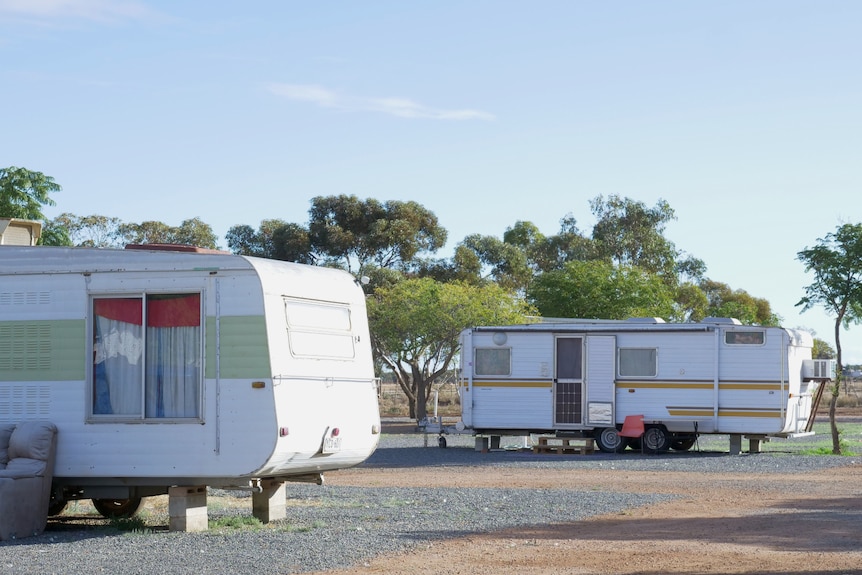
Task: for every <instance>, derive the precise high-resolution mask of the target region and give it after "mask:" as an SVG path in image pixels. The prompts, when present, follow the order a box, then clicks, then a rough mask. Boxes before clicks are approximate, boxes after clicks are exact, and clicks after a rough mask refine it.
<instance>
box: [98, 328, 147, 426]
mask: <svg viewBox="0 0 862 575" xmlns="http://www.w3.org/2000/svg"><path fill="white" fill-rule="evenodd" d="M95 319H96V339H95V342H94V343H95V350H94V351H95V358H94V370H95V383H96V385H95V394H96V397H95V402H94V406H93V411H94V413H97V414H115V415H140V413H141V380H142V378H143V371H142V370H143V363H142V360H143V350H144V341H143V328H142V327H141V326H140V325H137V324H134V323H126V322H123V321H118V320H113V319H108V318H106V317H101V316H96V318H95Z"/></svg>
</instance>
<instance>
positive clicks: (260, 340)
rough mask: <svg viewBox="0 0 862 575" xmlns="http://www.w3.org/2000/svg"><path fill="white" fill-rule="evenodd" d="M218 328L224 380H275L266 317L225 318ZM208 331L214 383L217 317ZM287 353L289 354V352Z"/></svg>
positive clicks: (209, 375)
mask: <svg viewBox="0 0 862 575" xmlns="http://www.w3.org/2000/svg"><path fill="white" fill-rule="evenodd" d="M218 325H219V337H218V345H219V353H218V365H219V370H220V377H221V378H222V379H265V378H269V377H272V367H271V366H270V363H269V345H268V343H267V340H266V318H265V317H264V316H262V315H253V316H222V317H221V318H219V320H218ZM206 328H207V333H206V338H207V339H206V342H207V349H206V357H207V369H206V377H207V379H214V378H215V376H216V318H215V317H212V316H208V317H207V319H206ZM285 353H288V352H287V350H285Z"/></svg>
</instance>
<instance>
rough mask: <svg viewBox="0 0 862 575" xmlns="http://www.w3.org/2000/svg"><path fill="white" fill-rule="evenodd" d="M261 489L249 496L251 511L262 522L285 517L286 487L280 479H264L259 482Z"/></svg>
mask: <svg viewBox="0 0 862 575" xmlns="http://www.w3.org/2000/svg"><path fill="white" fill-rule="evenodd" d="M260 486H261V489H262V491H261V492H260V493H253V494H252V496H251V507H252V509H251V513H252V515H254V516H255V517H257V518H258V519H259V520H260V521H261V522H262V523H269V522H270V521H277V520H279V519H284V518H285V517H287V507H286V505H285V500H286V495H287V488H286V487H285V485H284V483H283V482H282V481H275V480H272V479H264V480H262V481H261V482H260Z"/></svg>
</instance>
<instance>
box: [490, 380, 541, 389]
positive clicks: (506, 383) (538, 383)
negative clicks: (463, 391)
mask: <svg viewBox="0 0 862 575" xmlns="http://www.w3.org/2000/svg"><path fill="white" fill-rule="evenodd" d="M553 385H554V384H553V382H551V381H476V380H475V379H474V380H473V387H547V388H551V387H553Z"/></svg>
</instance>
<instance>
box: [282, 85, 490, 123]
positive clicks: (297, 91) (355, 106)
mask: <svg viewBox="0 0 862 575" xmlns="http://www.w3.org/2000/svg"><path fill="white" fill-rule="evenodd" d="M268 89H269V91H270V92H271V93H273V94H275V95H277V96H282V97H284V98H287V99H289V100H296V101H300V102H309V103H312V104H316V105H318V106H320V107H322V108H338V109H341V110H347V111H365V112H368V111H370V112H381V113H384V114H389V115H390V116H396V117H399V118H429V119H433V120H494V119H496V118H495V116H494V115H493V114H489V113H488V112H483V111H481V110H473V109H454V110H449V109H441V108H431V107H429V106H425V105H423V104H420V103H418V102H414V101H413V100H409V99H407V98H348V97H345V96H341V95H339V94H338V93H336V92H333V91H332V90H329V89H327V88H324V87H323V86H318V85H315V84H270V85H269V86H268Z"/></svg>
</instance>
